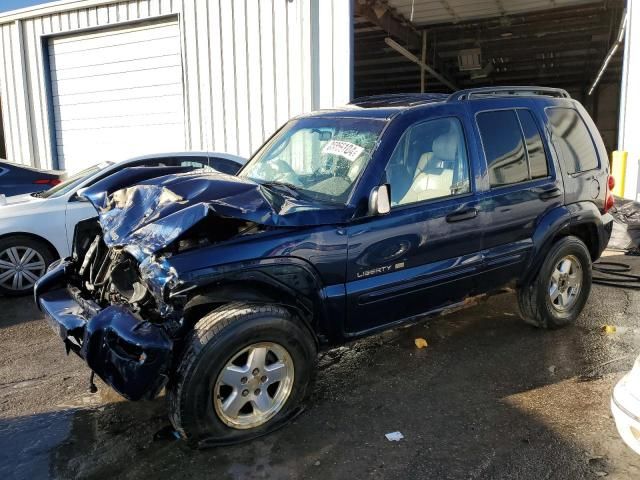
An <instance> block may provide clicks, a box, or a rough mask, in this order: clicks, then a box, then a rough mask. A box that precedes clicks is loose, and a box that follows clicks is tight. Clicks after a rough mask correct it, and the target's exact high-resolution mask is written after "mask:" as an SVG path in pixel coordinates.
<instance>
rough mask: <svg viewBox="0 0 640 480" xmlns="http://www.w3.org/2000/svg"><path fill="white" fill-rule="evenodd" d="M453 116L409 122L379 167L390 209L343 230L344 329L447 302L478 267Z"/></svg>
mask: <svg viewBox="0 0 640 480" xmlns="http://www.w3.org/2000/svg"><path fill="white" fill-rule="evenodd" d="M462 125H463V122H461V120H460V118H459V117H457V116H449V117H443V118H439V119H434V120H427V121H422V122H419V123H416V124H414V125H412V126H410V127H409V128H408V129H407V130H406V131H405V133H404V134H403V136H402V138H401V139H400V141H399V142H398V145H397V146H396V149H395V151H394V154H393V155H392V157H391V159H390V161H389V164H388V165H387V168H386V175H387V180H388V181H389V183H390V186H391V200H392V202H391V211H390V213H388V214H387V215H384V216H378V217H369V218H366V219H363V220H362V221H361V222H359V223H356V224H353V225H351V226H349V228H348V236H349V247H348V265H347V283H346V290H347V324H346V330H347V332H346V333H347V335H352V336H357V335H361V334H364V333H366V332H367V331H369V330H374V329H376V328H380V327H383V326H386V325H388V324H393V323H396V322H401V321H405V320H409V319H411V318H412V317H416V316H419V315H421V314H424V313H427V312H433V311H434V310H438V309H442V308H446V307H451V306H454V305H455V304H456V303H457V302H460V301H462V300H463V299H464V298H465V297H467V296H469V295H472V294H473V292H474V290H475V289H476V285H475V280H474V278H475V277H474V275H475V274H476V273H478V271H479V270H480V269H481V266H482V259H481V235H480V232H481V215H480V211H479V209H480V204H479V201H478V198H477V196H476V193H475V192H474V188H473V182H472V181H471V179H472V178H473V175H470V163H469V157H468V154H467V147H466V143H465V136H464V134H463V127H462Z"/></svg>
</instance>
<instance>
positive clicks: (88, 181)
mask: <svg viewBox="0 0 640 480" xmlns="http://www.w3.org/2000/svg"><path fill="white" fill-rule="evenodd" d="M245 162H246V160H245V159H243V158H240V157H237V156H235V155H229V154H225V153H209V152H181V153H166V154H157V155H148V156H144V157H137V158H133V159H131V160H126V161H123V162H118V163H111V162H106V163H101V164H99V165H94V166H92V167H89V168H87V169H86V170H83V171H81V172H79V173H76V174H75V175H72V176H70V177H68V178H67V179H66V180H65V181H64V182H62V183H60V184H59V185H56V186H55V187H53V188H51V189H50V190H46V191H44V192H38V193H34V194H25V195H16V196H13V197H6V198H5V197H3V196H0V294H5V295H22V294H25V293H29V292H30V291H31V290H32V289H33V285H34V284H35V282H36V281H37V280H38V279H39V278H40V277H41V276H42V275H43V274H44V273H45V272H46V270H47V267H48V266H49V264H51V262H53V261H54V260H56V259H58V258H65V257H68V256H69V255H70V254H71V243H72V241H73V232H74V229H75V226H76V224H77V223H78V222H80V221H82V220H85V219H87V218H91V217H93V216H95V215H96V211H95V209H94V208H93V206H92V205H91V204H90V203H88V202H86V201H82V199H81V198H80V197H79V196H78V191H79V190H80V189H83V188H86V187H89V186H91V185H93V184H94V183H95V182H97V181H98V180H101V179H103V178H105V177H107V176H108V175H111V174H113V173H115V172H118V171H120V170H122V169H123V168H127V167H140V166H148V167H154V166H155V167H157V166H167V167H169V166H183V167H191V168H193V169H214V170H217V171H220V172H222V173H228V174H235V173H236V172H237V171H238V170H239V168H240V167H241V166H242V165H243V164H244V163H245Z"/></svg>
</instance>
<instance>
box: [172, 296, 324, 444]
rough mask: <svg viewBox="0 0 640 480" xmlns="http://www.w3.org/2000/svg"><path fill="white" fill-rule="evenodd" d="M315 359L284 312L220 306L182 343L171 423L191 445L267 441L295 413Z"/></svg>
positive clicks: (267, 307) (301, 329)
mask: <svg viewBox="0 0 640 480" xmlns="http://www.w3.org/2000/svg"><path fill="white" fill-rule="evenodd" d="M315 359H316V346H315V343H314V341H313V339H312V337H311V335H310V334H309V333H308V331H307V330H306V328H305V327H304V326H303V325H301V324H300V323H299V321H298V320H296V319H295V318H293V316H292V314H291V313H290V312H289V311H288V310H287V309H285V308H284V307H281V306H276V305H255V304H244V303H232V304H228V305H225V306H222V307H220V308H218V309H216V310H214V311H213V312H211V313H210V314H209V315H207V316H205V317H204V318H202V319H201V320H200V321H199V322H198V323H197V324H196V326H195V328H194V330H193V332H192V333H191V335H190V337H189V338H188V340H187V343H186V345H185V348H184V351H183V354H182V356H181V359H180V362H179V364H178V368H177V372H176V377H175V379H173V381H172V382H171V384H170V386H169V391H168V399H169V408H170V417H171V422H172V424H173V426H174V428H175V429H176V430H177V431H178V433H179V434H180V435H181V436H182V437H183V438H185V439H187V440H188V441H189V442H190V443H192V444H196V445H197V444H200V445H206V444H211V445H214V444H230V443H236V442H240V441H243V440H248V439H250V438H254V437H257V436H260V435H263V434H265V433H268V432H270V431H271V430H273V429H275V428H277V427H278V426H280V425H282V424H284V423H285V422H286V421H287V420H289V419H290V418H291V417H292V416H293V415H294V414H295V413H296V411H297V409H298V407H299V404H300V402H301V401H302V400H303V398H304V396H305V394H306V392H307V387H308V385H309V382H310V379H311V377H312V373H313V370H314V367H315Z"/></svg>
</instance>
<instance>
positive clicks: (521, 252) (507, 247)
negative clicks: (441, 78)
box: [470, 100, 563, 291]
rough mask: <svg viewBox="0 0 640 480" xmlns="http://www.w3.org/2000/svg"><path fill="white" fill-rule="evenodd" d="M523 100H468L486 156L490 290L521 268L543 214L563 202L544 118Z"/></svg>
mask: <svg viewBox="0 0 640 480" xmlns="http://www.w3.org/2000/svg"><path fill="white" fill-rule="evenodd" d="M520 102H521V103H520V104H519V106H518V107H516V108H499V109H487V108H486V103H483V102H478V104H474V103H472V104H471V106H470V108H472V110H473V114H474V117H475V124H476V128H477V134H478V138H479V141H480V151H481V153H482V154H484V157H485V160H486V172H485V173H484V175H483V179H484V182H483V183H484V192H483V193H482V195H481V200H480V204H481V211H482V217H483V240H482V243H483V256H484V273H483V278H484V281H483V282H482V286H483V288H484V289H485V290H487V291H488V290H491V289H493V288H496V287H500V286H502V285H503V284H505V283H506V282H509V281H511V280H513V279H515V278H517V277H518V276H519V275H520V274H521V273H522V269H523V267H524V265H525V260H526V259H527V256H528V254H529V253H530V251H531V249H532V246H533V234H534V232H535V230H536V227H537V225H538V223H539V221H540V219H541V217H542V216H543V215H544V214H545V213H546V212H547V211H549V210H551V209H553V208H555V207H557V206H559V205H561V204H562V202H563V191H562V184H561V180H560V176H559V175H556V171H555V168H554V165H553V162H552V161H551V159H552V157H551V155H550V152H549V150H548V148H547V145H546V142H544V141H543V138H544V137H545V135H546V133H545V131H544V129H543V128H542V125H544V123H543V122H542V121H541V120H542V119H541V118H540V117H539V116H538V115H539V112H537V111H536V110H535V109H534V108H533V105H529V104H527V103H525V102H526V101H525V100H521V101H520ZM511 105H513V101H511ZM483 107H484V108H483Z"/></svg>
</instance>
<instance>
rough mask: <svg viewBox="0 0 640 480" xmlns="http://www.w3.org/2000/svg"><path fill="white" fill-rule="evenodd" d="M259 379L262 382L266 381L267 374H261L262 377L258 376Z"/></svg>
mask: <svg viewBox="0 0 640 480" xmlns="http://www.w3.org/2000/svg"><path fill="white" fill-rule="evenodd" d="M260 381H261V382H262V383H264V382H266V381H267V376H266V375H262V377H260Z"/></svg>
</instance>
